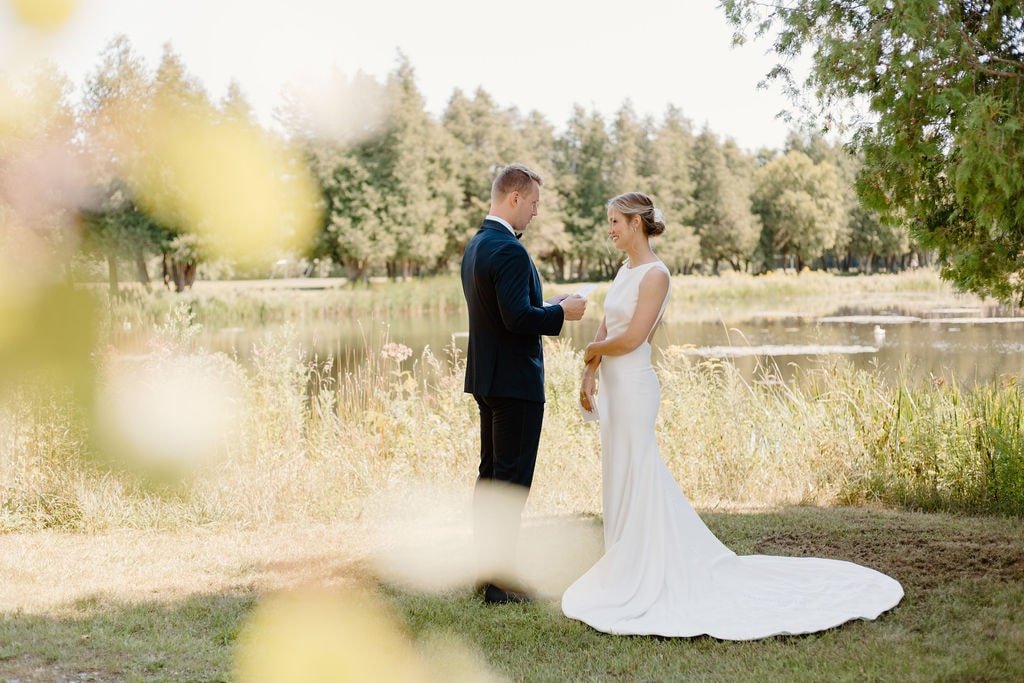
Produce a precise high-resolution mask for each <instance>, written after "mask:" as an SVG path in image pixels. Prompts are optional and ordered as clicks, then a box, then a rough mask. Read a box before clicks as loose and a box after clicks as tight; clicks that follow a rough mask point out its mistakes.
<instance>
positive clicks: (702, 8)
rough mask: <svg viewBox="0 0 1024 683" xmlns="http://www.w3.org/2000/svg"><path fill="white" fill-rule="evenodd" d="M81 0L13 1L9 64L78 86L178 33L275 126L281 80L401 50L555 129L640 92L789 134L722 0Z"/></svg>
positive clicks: (1, 49) (752, 145) (750, 132)
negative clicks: (52, 73) (108, 58)
mask: <svg viewBox="0 0 1024 683" xmlns="http://www.w3.org/2000/svg"><path fill="white" fill-rule="evenodd" d="M37 1H53V0H37ZM63 1H71V0H63ZM73 1H74V2H75V5H76V6H75V10H74V12H73V13H72V15H71V17H70V19H69V20H68V21H67V22H66V23H64V24H63V25H62V26H60V27H58V28H56V29H51V30H48V31H45V32H40V31H38V30H29V29H26V28H24V26H23V25H22V24H21V23H20V22H19V21H18V20H17V18H16V15H15V13H14V11H13V9H12V3H13V2H15V0H0V70H3V71H8V70H17V69H18V68H24V66H25V65H26V64H29V63H32V62H34V61H36V60H38V59H40V58H45V59H48V60H49V61H51V62H53V63H54V64H55V65H56V66H57V67H58V68H59V69H60V70H61V71H63V72H64V73H65V74H67V75H68V76H69V77H70V78H71V80H72V81H73V83H74V84H75V86H76V92H79V91H80V88H81V84H82V83H83V82H84V79H85V78H86V76H87V75H88V74H89V73H90V72H91V71H92V70H93V69H95V67H96V65H97V64H98V62H99V54H100V52H101V50H102V49H103V47H104V46H105V45H106V44H107V43H108V42H109V41H110V40H111V38H113V37H114V36H115V35H117V34H119V33H123V34H125V35H127V36H128V37H129V39H130V40H131V43H132V45H133V46H134V47H135V49H136V51H137V52H138V53H139V54H140V55H141V56H142V57H143V58H144V59H145V60H146V62H147V63H148V64H149V66H150V67H155V66H156V64H157V63H158V61H159V58H160V54H161V51H162V46H163V45H164V43H166V42H170V43H171V44H172V46H173V48H174V50H175V51H176V52H177V53H178V54H179V55H180V56H181V58H182V60H183V61H184V63H185V64H186V66H187V67H188V69H189V71H190V72H191V73H192V74H193V75H195V76H197V77H198V78H199V79H200V81H201V82H202V83H203V84H204V86H205V87H206V89H207V91H208V92H209V93H210V94H211V96H212V97H213V98H214V99H215V100H219V99H220V98H221V97H222V96H223V95H224V93H225V92H226V89H227V86H228V83H229V82H230V81H231V80H232V79H234V80H237V81H238V83H239V84H240V85H241V88H242V90H243V92H244V93H245V95H246V97H247V99H248V100H249V102H250V103H251V104H252V105H253V107H254V109H255V110H256V112H257V114H258V115H259V117H260V119H261V120H262V121H263V122H264V123H270V122H271V121H272V120H273V116H272V114H273V110H274V108H275V107H276V106H277V105H278V104H279V103H280V94H281V89H282V86H283V85H284V84H286V83H297V84H306V85H307V86H308V85H309V84H311V83H312V84H315V83H318V82H323V81H325V80H326V78H327V74H328V72H329V71H330V70H331V68H332V67H334V68H337V69H339V70H341V71H342V72H343V73H346V74H354V73H355V72H357V71H362V72H364V73H367V74H370V75H372V76H375V77H377V78H378V79H383V78H384V77H385V76H386V75H387V73H388V72H389V71H391V70H393V69H394V67H395V64H396V60H397V55H398V52H399V51H401V52H402V53H404V54H405V55H406V56H407V57H408V58H409V60H410V62H411V64H412V65H413V67H414V69H415V72H416V81H417V84H418V86H419V88H420V90H421V92H422V93H423V95H424V97H425V99H426V103H427V108H428V110H429V111H430V112H431V113H432V114H434V115H438V114H440V112H441V111H443V109H444V107H445V104H446V103H447V101H448V99H449V98H450V97H451V95H452V93H453V92H454V91H455V90H456V89H460V90H462V91H463V92H465V93H472V92H473V91H475V90H476V89H477V88H478V87H482V88H483V89H484V90H486V91H487V92H488V93H490V95H491V96H492V97H493V98H494V99H495V100H496V101H497V103H498V104H499V105H501V106H503V107H516V108H518V109H519V110H520V111H521V112H524V113H525V112H528V111H532V110H537V111H539V112H541V113H542V114H543V115H544V116H545V117H546V118H547V119H548V120H549V121H550V122H551V123H552V124H554V125H555V126H556V128H561V127H563V126H564V124H565V123H566V121H567V120H568V118H569V116H570V114H571V111H572V108H573V105H576V104H578V105H581V106H583V107H584V108H586V109H588V110H589V109H596V110H597V111H599V112H601V113H602V114H604V115H605V116H606V117H610V116H611V115H613V114H614V112H616V111H617V110H618V109H619V108H620V107H621V106H622V104H623V102H624V101H625V100H627V99H628V100H629V101H630V103H631V104H632V106H633V109H634V111H636V112H637V113H638V114H639V115H641V116H647V115H650V116H653V117H654V118H655V119H656V120H657V119H660V117H661V116H662V115H663V114H664V112H665V109H666V107H667V106H668V105H669V104H672V105H675V106H677V107H679V108H681V109H682V111H683V114H684V115H685V116H686V117H688V118H689V119H690V120H691V121H693V123H694V124H695V126H697V127H698V128H700V127H702V126H703V125H705V124H707V125H708V126H710V128H711V129H712V130H713V131H715V132H716V133H718V134H720V135H724V136H729V137H732V138H734V139H735V140H736V141H737V143H739V145H740V146H741V147H744V148H746V149H749V150H754V149H757V148H758V147H762V146H768V147H776V148H778V147H781V146H782V144H783V141H784V139H785V136H786V133H787V132H788V130H789V127H790V126H789V124H787V123H785V122H784V121H781V120H779V119H777V118H776V114H777V113H778V112H779V111H780V110H782V109H785V108H786V107H787V105H788V103H787V101H786V99H785V97H784V96H783V95H782V94H781V91H780V88H779V87H778V86H774V85H773V86H771V87H770V88H769V89H768V90H759V89H758V88H757V83H758V82H759V81H760V80H761V79H762V78H763V77H764V75H765V74H766V73H767V72H768V70H769V69H770V68H771V66H772V65H773V64H774V61H775V60H774V57H773V56H772V55H768V54H766V48H767V44H766V43H758V44H748V45H745V46H743V47H735V48H734V47H732V46H731V38H732V31H731V29H730V27H729V26H728V24H727V23H726V21H725V18H724V14H723V12H722V10H721V9H719V8H718V7H717V5H718V0H617V1H615V2H608V1H607V0H514V2H512V3H504V4H503V3H495V2H490V3H484V2H480V1H479V0H475V1H474V0H435V1H434V2H415V1H414V0H413V1H410V0H405V1H402V0H370V1H368V2H359V3H353V2H346V1H344V0H73Z"/></svg>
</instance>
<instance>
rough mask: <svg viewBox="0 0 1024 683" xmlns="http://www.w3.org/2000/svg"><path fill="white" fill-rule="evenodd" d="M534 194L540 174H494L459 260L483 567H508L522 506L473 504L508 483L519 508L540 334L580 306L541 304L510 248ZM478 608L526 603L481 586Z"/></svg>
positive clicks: (531, 276) (531, 269)
mask: <svg viewBox="0 0 1024 683" xmlns="http://www.w3.org/2000/svg"><path fill="white" fill-rule="evenodd" d="M540 186H541V178H540V176H539V175H537V174H536V173H534V172H533V171H531V170H530V169H528V168H526V167H525V166H521V165H518V164H512V165H509V166H506V167H504V168H503V169H501V170H500V171H499V172H498V175H497V177H496V178H495V179H494V183H493V185H492V186H491V208H490V213H489V214H488V216H487V218H485V219H484V223H483V225H482V226H481V227H480V231H479V232H477V234H476V235H475V236H474V237H473V238H472V239H471V240H470V241H469V244H468V245H467V246H466V251H465V254H464V255H463V257H462V289H463V292H464V293H465V295H466V304H467V306H468V308H469V354H468V357H467V360H466V385H465V390H466V392H467V393H470V394H473V398H475V399H476V402H477V405H478V406H479V408H480V476H479V479H478V480H477V495H476V508H477V510H476V521H475V525H474V526H475V528H474V534H475V536H476V540H477V545H478V548H481V549H482V550H481V552H482V553H483V554H484V555H489V556H490V557H484V558H482V560H483V562H482V565H483V566H486V565H490V566H492V567H493V566H495V562H496V561H497V564H499V565H500V564H502V563H510V562H511V561H512V557H513V556H514V548H515V543H516V536H517V535H518V529H519V516H520V512H521V503H520V504H516V503H512V504H511V505H509V504H507V503H505V504H498V505H497V506H496V507H494V506H488V505H487V504H486V502H485V501H483V500H482V499H483V498H487V497H488V496H487V495H486V494H487V492H488V491H489V490H490V488H489V487H490V486H491V485H494V484H497V485H498V487H502V485H505V486H507V485H512V487H511V489H509V490H511V491H518V492H520V493H521V496H520V499H521V501H525V495H526V492H527V491H528V490H529V487H530V484H531V483H532V481H533V470H534V465H535V463H536V461H537V446H538V444H539V442H540V431H541V423H542V421H543V419H544V354H543V350H542V348H541V335H557V334H558V333H559V332H560V331H561V329H562V324H563V322H564V321H566V320H579V319H580V318H582V317H583V312H584V309H585V308H586V300H585V299H583V298H582V297H579V296H575V295H574V296H565V295H562V296H557V297H554V298H553V299H552V300H550V301H548V302H545V301H543V299H542V298H541V284H540V275H539V274H538V273H537V268H536V267H535V266H534V265H533V261H532V260H531V259H530V256H529V254H528V253H527V252H526V249H525V248H524V247H523V245H522V244H520V242H519V237H520V236H521V234H522V231H523V230H524V229H525V228H526V226H527V225H528V224H529V223H530V221H531V220H532V219H533V217H534V216H536V215H537V207H538V204H539V203H540ZM517 487H518V488H517ZM514 498H515V497H514V496H513V499H514ZM505 499H506V500H508V497H507V496H506V497H505ZM498 556H500V557H498ZM506 569H508V568H506ZM484 571H490V570H486V569H485V570H484ZM484 578H486V579H491V578H492V577H489V576H486V577H484ZM484 600H485V601H487V602H489V603H506V602H520V601H523V600H525V596H522V595H521V594H519V593H516V592H514V591H512V590H509V589H508V587H507V586H506V587H505V588H501V587H498V586H497V585H495V584H494V583H493V582H491V583H486V584H485V585H484Z"/></svg>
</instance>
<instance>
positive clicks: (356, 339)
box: [201, 306, 1024, 384]
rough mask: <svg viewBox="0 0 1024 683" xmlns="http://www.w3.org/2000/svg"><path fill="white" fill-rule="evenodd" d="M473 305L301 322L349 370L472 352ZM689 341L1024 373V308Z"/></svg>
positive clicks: (214, 337)
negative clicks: (383, 360)
mask: <svg viewBox="0 0 1024 683" xmlns="http://www.w3.org/2000/svg"><path fill="white" fill-rule="evenodd" d="M598 324H599V321H598V320H596V319H590V318H588V319H586V320H584V321H582V322H579V323H575V324H572V325H566V327H565V329H564V330H563V333H562V337H564V338H566V339H568V340H569V341H570V343H571V344H572V345H573V346H574V347H575V348H578V349H582V348H583V346H585V345H586V343H587V342H589V341H590V340H591V339H593V337H594V333H595V332H596V330H597V326H598ZM466 326H467V323H466V317H465V314H464V313H456V314H447V315H446V314H435V315H425V316H416V317H398V318H396V319H392V320H388V321H383V320H380V319H375V318H367V319H365V320H363V319H345V320H337V321H325V320H317V321H311V322H310V323H308V324H306V325H304V326H302V327H295V328H293V330H292V332H291V334H293V335H295V336H297V338H298V341H299V343H301V345H302V347H303V348H304V349H305V351H306V354H307V357H308V358H310V359H314V358H316V359H319V360H321V361H325V360H326V359H328V358H333V359H335V363H334V369H333V372H334V373H335V374H337V373H344V372H345V371H346V370H348V369H350V368H352V367H354V366H355V364H358V363H360V362H362V361H363V360H364V359H365V357H366V353H367V351H368V350H372V351H375V352H376V351H379V350H380V348H381V347H383V345H384V344H385V343H387V342H388V341H392V342H400V343H402V344H405V345H407V346H409V347H410V348H412V350H413V352H414V354H416V355H418V354H419V353H420V352H422V351H423V349H424V348H426V347H430V348H431V350H432V351H433V352H434V353H435V354H436V355H438V356H440V357H442V358H443V357H446V354H447V353H450V352H452V351H454V352H456V353H459V354H463V355H464V354H465V352H466V346H467V342H468V340H467V337H466ZM285 327H286V326H284V325H268V326H264V327H260V328H239V327H230V328H221V329H211V328H204V330H203V332H202V333H201V341H202V343H203V344H204V345H205V346H206V347H207V348H210V349H211V350H220V351H225V352H228V353H231V354H234V355H236V356H237V357H238V358H239V359H240V360H241V361H242V362H247V361H248V360H249V359H250V358H251V356H252V349H253V346H254V344H256V343H258V342H260V341H261V340H265V339H267V338H269V337H271V336H274V335H281V334H284V333H285ZM667 345H678V346H685V347H687V348H688V349H689V351H688V352H689V353H692V354H693V355H695V356H703V357H721V358H728V359H730V362H732V363H734V364H735V365H736V366H737V367H738V368H739V369H740V370H741V371H742V372H743V373H744V374H745V375H746V376H747V377H748V379H751V380H756V379H758V378H759V376H760V375H761V374H762V372H761V371H760V370H761V369H763V368H765V367H771V368H772V369H773V370H776V369H777V372H778V373H779V374H780V375H781V377H782V378H783V379H789V378H791V377H792V376H793V375H794V374H795V373H796V372H797V369H798V368H801V367H803V368H807V367H811V366H812V365H813V364H815V363H817V362H819V361H820V360H821V359H822V358H823V357H825V356H834V355H841V356H844V357H846V358H849V359H850V361H851V362H852V363H853V364H854V365H855V366H856V367H858V368H862V369H870V370H875V371H877V372H879V373H881V374H882V375H883V376H884V377H887V378H889V379H892V378H893V377H895V376H896V373H897V371H898V368H900V367H901V366H902V367H905V368H906V369H907V370H908V371H909V374H910V377H911V378H913V379H918V380H927V379H930V377H931V376H941V377H945V378H947V379H951V380H952V379H955V380H956V381H959V382H962V383H965V384H974V383H978V382H988V381H993V380H997V379H999V378H1000V377H1002V376H1005V375H1007V374H1019V373H1020V371H1021V368H1022V367H1024V316H1021V315H1020V312H1019V311H1017V310H1007V309H1001V308H998V307H985V306H982V307H972V308H966V307H962V308H948V307H947V308H935V309H930V310H921V309H913V308H908V309H894V308H891V307H890V308H886V309H883V310H878V309H871V308H867V307H854V306H843V307H837V308H836V310H835V311H833V312H832V313H831V314H830V315H827V316H821V317H816V316H813V315H802V314H799V313H784V312H779V311H774V312H773V311H766V312H765V313H764V314H763V315H757V316H754V317H752V318H750V319H748V320H743V321H740V322H728V323H726V322H706V321H688V320H681V321H673V320H666V321H665V323H663V324H662V326H661V328H660V329H659V330H658V332H657V334H656V337H655V355H656V357H657V355H658V353H659V351H658V348H659V347H665V346H667Z"/></svg>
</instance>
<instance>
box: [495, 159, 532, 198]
mask: <svg viewBox="0 0 1024 683" xmlns="http://www.w3.org/2000/svg"><path fill="white" fill-rule="evenodd" d="M530 183H537V185H543V184H544V182H543V181H542V180H541V179H540V176H539V175H538V174H537V173H536V172H534V171H531V170H530V169H528V168H526V167H525V166H523V165H522V164H509V165H508V166H505V167H503V168H502V169H501V170H500V171H498V175H497V176H495V178H494V183H493V184H492V185H491V200H492V201H493V200H495V199H501V198H502V197H506V196H508V195H510V194H512V193H513V192H526V189H527V188H528V187H530Z"/></svg>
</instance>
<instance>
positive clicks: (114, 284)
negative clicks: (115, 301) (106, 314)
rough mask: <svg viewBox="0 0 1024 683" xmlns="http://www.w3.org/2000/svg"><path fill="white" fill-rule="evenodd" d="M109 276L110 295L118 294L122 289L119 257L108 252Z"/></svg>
mask: <svg viewBox="0 0 1024 683" xmlns="http://www.w3.org/2000/svg"><path fill="white" fill-rule="evenodd" d="M107 277H108V278H109V279H110V296H117V293H118V291H119V290H120V289H121V287H120V283H119V282H118V280H117V257H115V256H114V255H113V254H107Z"/></svg>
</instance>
